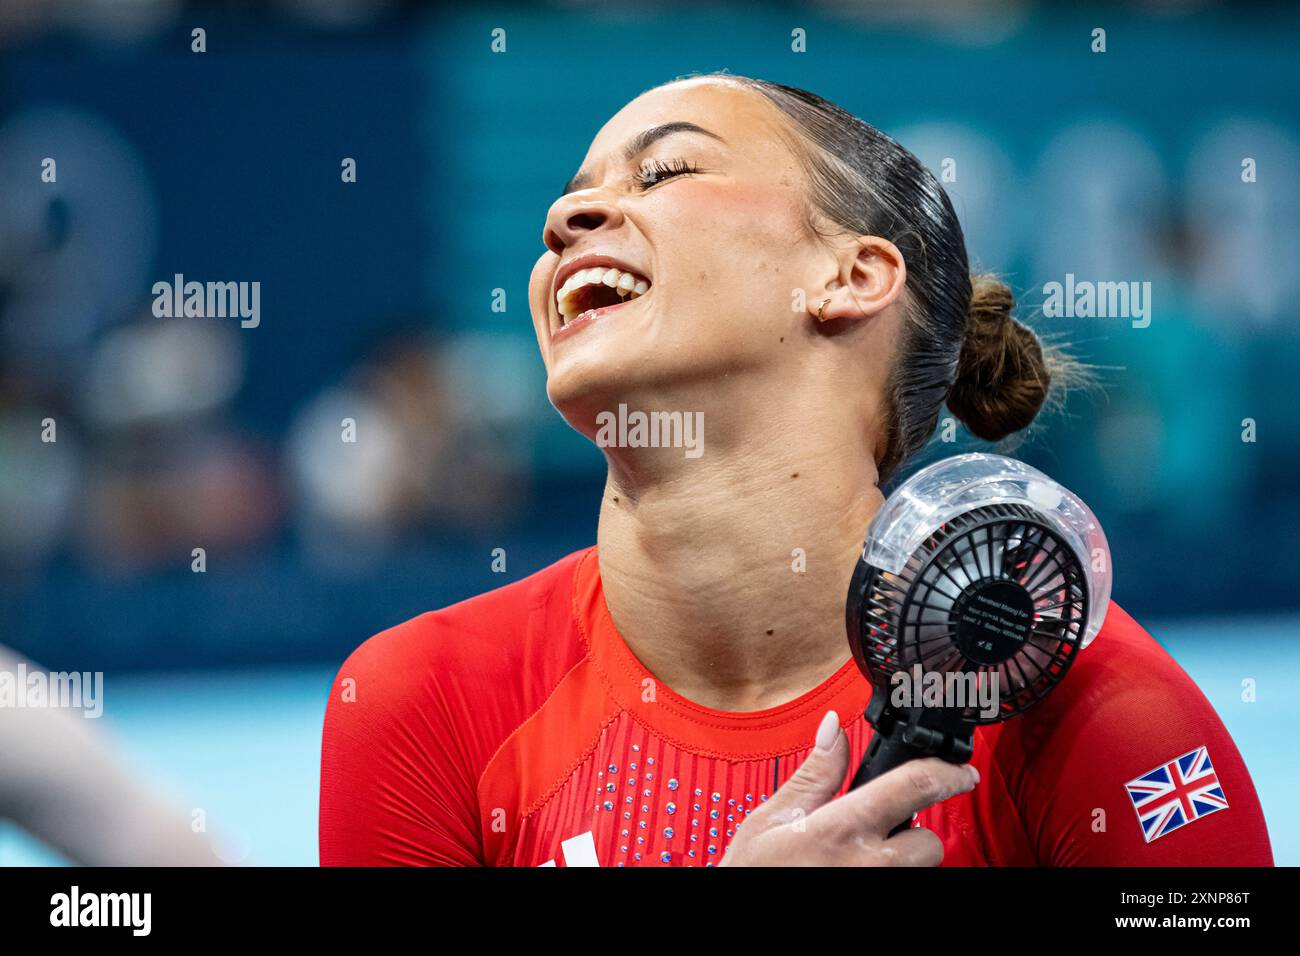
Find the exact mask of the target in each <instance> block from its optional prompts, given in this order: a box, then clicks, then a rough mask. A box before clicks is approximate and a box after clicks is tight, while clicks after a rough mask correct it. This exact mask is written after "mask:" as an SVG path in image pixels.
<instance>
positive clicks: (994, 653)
mask: <svg viewBox="0 0 1300 956" xmlns="http://www.w3.org/2000/svg"><path fill="white" fill-rule="evenodd" d="M1088 601H1089V592H1088V584H1087V574H1086V570H1085V568H1084V567H1083V565H1082V564H1081V562H1080V559H1079V556H1078V554H1077V553H1076V552H1075V551H1074V549H1072V548H1071V547H1070V546H1069V545H1068V544H1067V543H1066V541H1065V540H1064V539H1063V538H1062V537H1061V535H1060V534H1059V533H1058V532H1057V531H1056V530H1055V528H1054V527H1053V526H1052V524H1051V523H1050V522H1048V521H1047V520H1045V519H1044V517H1043V516H1042V515H1040V514H1039V513H1038V512H1036V511H1035V510H1034V509H1033V508H1030V507H1027V506H1025V505H1023V504H1019V503H1011V504H990V505H984V506H981V507H978V508H974V509H972V510H970V511H966V512H963V513H961V514H959V515H957V516H956V517H955V518H953V519H952V520H950V521H948V522H946V523H944V524H943V525H942V526H941V527H939V528H936V529H935V530H934V531H933V532H931V534H930V535H929V536H928V537H927V538H926V539H925V540H924V541H923V542H922V544H921V545H920V546H919V547H917V548H916V550H915V551H914V552H913V553H912V554H911V556H910V557H909V558H908V560H907V562H906V564H905V566H904V567H903V568H902V570H901V571H900V572H899V573H897V574H892V573H890V572H888V571H883V570H881V569H880V568H877V567H874V566H873V565H871V564H869V563H867V562H866V560H865V559H863V560H860V561H859V562H858V566H857V568H856V570H855V571H854V574H853V582H852V584H851V586H850V588H849V600H848V609H847V624H848V633H849V644H850V646H851V647H852V650H853V657H854V659H855V660H856V661H857V665H858V667H859V668H860V669H861V670H862V673H863V674H864V675H865V676H866V677H867V679H868V680H870V681H871V683H872V688H873V689H872V696H871V702H870V704H869V706H868V708H867V713H866V716H867V719H868V720H869V721H870V722H871V724H872V727H873V728H874V734H873V735H872V740H871V744H870V746H869V747H868V749H867V753H866V756H865V757H864V759H863V761H862V765H861V767H859V769H858V772H857V774H856V775H855V777H854V779H853V786H854V787H857V786H860V785H861V784H863V783H865V782H866V781H868V780H870V779H872V778H874V777H877V776H879V775H880V774H882V773H884V772H886V771H887V770H890V769H892V768H893V767H896V766H898V765H899V764H901V763H903V762H904V761H907V760H910V759H913V758H915V757H922V756H937V757H942V758H944V759H946V760H950V761H952V762H954V763H963V762H965V761H967V760H969V759H970V756H971V753H972V740H973V735H974V731H975V727H976V726H977V725H979V724H982V723H996V722H998V721H1002V720H1007V719H1008V718H1011V717H1014V716H1016V715H1018V714H1021V713H1024V711H1025V710H1027V709H1028V708H1029V707H1031V706H1032V705H1033V704H1034V703H1036V702H1037V701H1039V700H1041V699H1042V698H1043V697H1044V696H1045V695H1046V694H1047V693H1048V692H1049V691H1050V690H1051V689H1052V688H1053V687H1055V686H1056V684H1057V683H1058V682H1060V680H1061V679H1062V678H1063V677H1064V676H1065V673H1066V671H1067V670H1068V669H1069V667H1070V664H1071V663H1072V662H1073V660H1074V658H1075V655H1076V654H1077V653H1078V651H1079V649H1080V647H1081V646H1082V643H1081V642H1082V640H1083V636H1084V632H1085V628H1086V626H1087V621H1088V611H1089V608H1088ZM918 665H919V667H920V673H923V674H935V675H940V676H941V677H942V678H943V680H944V681H948V680H949V678H948V675H957V676H958V677H960V679H962V680H967V681H968V680H969V678H966V677H964V676H962V675H968V674H974V675H976V676H975V680H983V681H986V682H989V686H990V687H992V686H994V685H993V684H992V680H993V675H996V676H997V679H996V687H997V691H998V694H997V698H996V699H997V711H996V713H995V714H993V715H991V716H990V715H989V714H988V713H985V712H984V709H983V708H981V707H980V706H979V704H978V702H972V701H970V700H969V699H967V700H966V701H965V702H964V705H962V706H957V705H955V704H953V702H952V701H951V700H948V699H945V701H944V705H943V706H925V705H923V704H918V703H916V702H915V701H916V697H915V696H914V697H913V702H912V703H911V705H909V706H895V704H894V703H892V702H891V697H892V692H893V691H894V689H895V687H896V686H897V685H898V683H899V678H898V677H896V676H895V675H898V674H900V673H902V674H904V675H906V677H907V678H908V679H909V680H913V684H914V685H915V680H914V678H915V676H916V675H917V673H918V671H917V666H918ZM933 679H934V678H932V680H933ZM967 686H968V687H969V684H968V685H967ZM914 689H915V688H914ZM900 829H901V828H900Z"/></svg>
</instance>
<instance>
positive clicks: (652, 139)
mask: <svg viewBox="0 0 1300 956" xmlns="http://www.w3.org/2000/svg"><path fill="white" fill-rule="evenodd" d="M674 133H700V134H702V135H704V136H710V137H712V138H713V139H716V140H717V141H718V142H719V143H725V142H726V140H725V139H723V138H722V137H721V136H719V135H718V134H717V133H714V132H711V131H709V130H707V129H705V128H704V127H703V126H696V125H695V124H694V123H691V122H687V121H686V120H678V121H677V122H674V123H661V124H660V125H658V126H652V127H650V128H649V129H646V130H642V131H641V132H639V133H637V134H636V135H635V136H633V137H632V138H631V139H630V140H628V141H627V144H626V145H625V146H624V147H623V159H624V161H630V160H632V159H634V158H635V157H636V156H637V155H639V154H640V153H643V152H645V151H646V150H647V149H649V148H650V147H651V146H652V145H654V144H655V143H656V142H658V141H659V140H661V139H663V138H664V137H665V136H672V135H673V134H674ZM590 181H591V177H590V176H589V175H588V174H586V173H583V172H580V173H578V175H576V176H574V177H573V178H572V179H570V180H569V181H568V183H566V184H565V186H564V191H563V192H562V193H560V195H561V196H567V195H569V193H571V192H574V191H576V190H578V189H582V188H583V187H584V186H586V185H587V183H589V182H590Z"/></svg>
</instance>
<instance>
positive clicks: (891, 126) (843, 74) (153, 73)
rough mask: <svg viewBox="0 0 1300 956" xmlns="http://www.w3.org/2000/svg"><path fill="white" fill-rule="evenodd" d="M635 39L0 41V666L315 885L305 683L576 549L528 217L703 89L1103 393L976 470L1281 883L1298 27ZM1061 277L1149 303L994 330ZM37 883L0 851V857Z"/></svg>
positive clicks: (70, 8) (672, 27)
mask: <svg viewBox="0 0 1300 956" xmlns="http://www.w3.org/2000/svg"><path fill="white" fill-rule="evenodd" d="M638 6H639V5H631V4H622V3H617V2H615V3H608V2H607V3H601V4H596V3H584V2H577V0H570V2H566V3H563V4H558V3H557V4H553V5H543V6H540V7H535V8H531V9H530V8H526V7H524V6H509V5H478V6H472V7H468V8H465V9H464V10H463V11H462V12H460V13H447V12H440V11H435V10H432V9H426V8H424V7H423V6H421V5H416V4H399V3H386V2H377V0H322V2H309V0H296V2H295V0H282V2H278V3H270V2H267V3H254V2H249V3H242V4H230V5H227V4H195V3H183V2H179V0H136V2H133V3H131V4H124V5H119V6H116V7H114V6H112V5H101V4H84V5H79V4H75V3H74V4H64V5H44V4H38V3H30V2H25V0H24V2H18V3H16V4H13V5H9V4H6V5H5V7H4V8H3V12H2V13H0V573H2V574H3V584H2V585H0V643H4V644H8V645H10V646H11V647H13V648H14V649H16V650H17V651H19V652H21V653H22V654H25V655H27V656H29V657H31V658H32V659H34V660H36V661H39V662H40V663H41V664H42V665H44V666H46V667H49V668H51V669H54V670H78V671H96V670H100V671H104V672H106V674H107V678H106V692H105V696H106V718H105V720H104V721H102V722H101V723H102V724H104V725H105V726H106V729H107V730H108V731H109V733H111V734H112V735H113V737H114V738H115V739H116V740H117V743H118V746H119V747H120V749H121V750H122V751H123V752H124V753H125V755H126V756H127V758H128V759H129V760H131V761H132V762H133V763H134V765H136V766H137V767H138V768H139V770H140V773H141V774H142V775H144V776H145V777H146V778H147V779H150V780H151V781H154V782H156V785H157V786H158V787H160V788H162V789H165V790H167V791H170V792H174V793H175V794H176V799H177V800H178V801H179V802H180V803H181V805H186V806H188V805H194V806H199V805H201V806H204V807H207V808H208V809H209V813H210V816H211V819H212V821H213V823H212V827H213V829H214V831H215V832H217V833H218V834H219V835H220V837H221V839H222V840H223V844H224V846H225V851H224V852H226V854H227V856H228V858H230V859H232V860H238V861H241V862H249V863H268V864H312V863H314V862H315V859H316V857H315V800H316V793H315V786H316V774H317V761H318V749H317V748H318V745H319V731H320V720H321V715H322V713H323V709H324V694H325V692H326V689H327V687H328V684H329V681H330V678H331V677H332V674H333V669H334V668H336V667H337V665H338V664H339V663H340V662H341V661H342V659H343V658H344V657H345V656H346V654H347V653H348V652H349V651H350V650H351V649H352V648H354V647H355V646H356V645H357V644H359V643H360V642H361V641H362V640H364V639H365V638H366V637H368V636H369V635H370V634H372V633H375V632H376V631H379V630H382V629H383V628H385V627H387V626H390V625H392V624H395V623H397V622H399V621H402V620H405V619H406V618H409V617H411V616H414V615H416V614H418V613H420V612H422V611H425V610H429V609H432V608H436V607H440V606H443V605H445V604H448V603H451V602H453V601H455V600H458V599H460V598H463V597H467V596H469V595H471V594H474V593H477V592H480V591H483V590H485V589H488V588H491V587H496V586H499V585H501V584H503V583H505V582H506V581H507V580H514V579H516V578H518V577H522V576H524V575H526V574H528V573H530V572H532V571H534V570H537V569H539V568H541V567H544V566H545V565H547V564H549V563H551V562H552V561H554V560H556V559H557V558H559V557H561V556H562V555H564V554H566V553H568V552H570V551H572V550H574V549H577V548H579V547H583V546H586V545H588V544H590V543H591V542H592V541H593V540H594V535H595V520H596V502H597V500H598V497H599V492H600V488H601V486H602V484H603V477H604V470H603V461H602V459H601V457H600V456H599V454H598V453H597V452H596V451H595V449H594V448H592V447H590V446H588V445H587V443H586V442H585V441H584V440H582V439H580V438H578V437H577V436H576V435H574V434H572V433H571V432H570V431H569V430H568V429H567V427H566V426H565V425H564V424H563V422H562V421H561V420H560V418H559V416H558V415H557V414H556V413H555V412H554V411H553V410H552V409H551V408H550V406H549V405H548V403H547V401H546V397H545V391H544V373H543V369H542V366H541V362H540V360H539V359H538V358H537V357H536V354H535V352H536V349H535V344H534V340H533V332H532V326H531V321H530V319H529V315H528V307H527V282H528V275H529V270H530V269H531V266H532V263H533V262H534V261H535V259H536V257H537V256H538V255H539V254H540V253H541V251H542V245H541V229H542V220H543V216H544V215H545V212H546V209H547V207H548V205H549V203H550V202H551V200H552V199H553V198H554V196H555V195H556V194H557V193H558V191H559V189H560V187H561V186H562V185H563V183H564V182H565V181H566V180H567V179H568V178H569V176H571V175H572V174H573V172H574V171H575V170H576V169H577V166H578V164H579V163H580V161H581V159H582V157H583V155H584V153H585V151H586V148H587V146H588V144H589V142H590V140H591V138H592V136H593V135H594V134H595V132H596V131H597V130H598V129H599V127H600V126H601V125H602V124H603V123H604V122H605V120H606V119H608V117H609V116H611V115H612V114H613V113H614V112H616V111H617V110H618V109H619V108H620V107H621V106H622V105H623V104H624V103H625V102H627V101H628V100H629V99H631V98H633V97H634V96H636V95H637V94H638V93H640V92H641V91H643V90H644V89H646V88H648V87H650V86H653V85H656V84H658V83H661V82H664V81H666V80H668V79H671V78H673V77H675V76H678V75H681V74H684V73H689V72H696V71H711V70H717V69H727V70H730V71H732V72H735V73H742V74H748V75H753V76H758V77H762V78H765V79H771V80H775V81H779V82H784V83H791V84H794V85H796V86H802V87H805V88H808V89H811V90H813V91H815V92H817V93H820V94H822V95H823V96H826V97H828V98H829V99H831V100H833V101H835V102H837V103H839V104H840V105H842V106H844V107H845V108H846V109H849V110H850V111H852V112H854V113H856V114H857V115H859V116H861V117H863V118H864V119H866V120H867V121H868V122H871V123H873V124H875V125H877V126H880V127H881V128H883V129H884V130H886V131H887V132H890V133H891V134H893V135H895V136H896V137H897V138H899V139H900V140H901V141H902V142H903V144H904V145H906V146H908V147H909V148H911V149H912V150H913V151H914V152H916V153H917V154H918V155H919V156H920V157H921V158H922V159H923V160H924V161H925V162H926V163H927V164H928V165H930V166H931V168H933V169H935V170H936V171H939V170H940V169H941V166H942V164H943V163H944V161H945V160H946V159H952V160H954V161H955V163H956V167H955V168H956V170H957V177H956V181H955V182H951V183H948V184H947V188H948V189H949V191H950V194H951V195H952V196H953V199H954V203H955V205H956V207H957V209H958V212H959V215H960V216H961V218H962V221H963V224H964V227H965V229H966V234H967V241H968V245H969V248H970V250H971V253H972V256H973V259H974V260H975V264H977V265H978V266H980V267H982V268H985V269H991V270H994V271H997V272H999V273H1001V274H1002V275H1003V276H1004V277H1005V278H1006V279H1007V280H1008V281H1009V282H1010V283H1011V284H1012V285H1013V286H1014V287H1015V288H1016V289H1017V291H1018V292H1019V293H1020V296H1021V301H1022V303H1023V305H1024V309H1025V311H1024V314H1025V316H1026V317H1027V318H1028V320H1029V321H1030V322H1031V324H1033V325H1034V326H1035V328H1037V329H1038V330H1039V331H1040V332H1041V333H1042V334H1044V336H1045V337H1047V338H1048V339H1050V340H1052V341H1057V342H1061V343H1064V344H1068V345H1069V346H1070V347H1071V348H1072V349H1073V350H1074V352H1075V353H1076V354H1077V355H1079V356H1080V357H1081V358H1083V359H1085V360H1086V361H1089V362H1092V363H1094V364H1096V365H1097V366H1099V375H1100V379H1101V383H1102V386H1103V388H1102V390H1100V391H1093V392H1086V391H1085V392H1080V393H1078V394H1075V395H1073V396H1072V397H1071V398H1070V400H1069V402H1068V404H1067V406H1066V408H1065V410H1064V411H1063V412H1062V413H1060V414H1058V415H1056V416H1055V417H1052V418H1049V419H1046V420H1044V421H1043V422H1042V423H1041V425H1039V426H1038V427H1037V428H1036V430H1035V431H1034V433H1033V434H1032V435H1030V437H1029V438H1028V440H1026V441H1025V442H1024V443H1023V444H1021V445H1018V446H1015V447H1006V448H1003V449H1000V450H1006V451H1010V452H1012V453H1014V454H1016V455H1017V456H1019V457H1022V458H1024V459H1026V460H1027V461H1029V462H1031V463H1033V464H1035V465H1037V466H1038V467H1040V468H1043V469H1044V470H1046V471H1047V472H1048V473H1050V474H1051V475H1053V476H1054V477H1055V478H1057V479H1058V480H1059V481H1061V482H1062V483H1064V484H1065V485H1067V486H1068V487H1070V488H1071V489H1073V490H1074V491H1076V492H1077V493H1079V494H1080V495H1081V496H1082V497H1083V498H1084V499H1085V500H1087V501H1088V502H1089V504H1090V505H1091V506H1092V508H1093V510H1094V511H1095V512H1096V513H1097V515H1098V516H1099V517H1100V519H1101V521H1102V522H1103V524H1104V525H1105V527H1106V530H1107V533H1108V535H1109V538H1110V543H1111V547H1112V550H1113V553H1114V560H1115V568H1116V583H1115V598H1116V600H1117V601H1118V602H1119V603H1121V604H1122V605H1123V606H1124V607H1125V608H1126V609H1127V610H1128V611H1129V612H1130V613H1132V614H1133V615H1134V616H1135V617H1137V618H1138V620H1139V621H1141V622H1143V623H1144V624H1145V625H1146V626H1147V628H1148V630H1150V631H1151V632H1152V633H1153V635H1154V636H1155V637H1156V638H1157V639H1158V640H1160V641H1161V642H1162V643H1163V644H1164V645H1165V646H1166V647H1167V648H1168V649H1169V650H1170V651H1171V652H1172V653H1173V654H1174V656H1175V657H1176V658H1177V659H1178V660H1179V661H1180V663H1182V665H1183V666H1184V667H1185V668H1187V670H1188V671H1189V672H1190V673H1191V674H1192V676H1193V677H1194V678H1195V679H1196V680H1197V682H1198V683H1199V684H1200V686H1201V687H1202V688H1203V689H1204V690H1205V692H1206V694H1207V695H1208V696H1209V697H1210V698H1211V700H1212V701H1213V703H1214V704H1215V706H1216V708H1217V709H1218V711H1219V713H1220V715H1221V716H1222V717H1223V719H1224V721H1225V722H1226V723H1227V725H1228V727H1229V729H1230V730H1231V731H1232V732H1233V734H1234V736H1235V737H1236V739H1237V741H1238V744H1239V746H1240V748H1241V750H1242V752H1243V754H1244V755H1245V757H1246V760H1247V763H1248V765H1249V766H1250V768H1251V770H1252V772H1253V774H1254V776H1255V780H1256V784H1257V786H1258V789H1259V791H1260V794H1261V797H1262V799H1263V800H1264V804H1265V810H1266V814H1267V815H1268V817H1269V823H1270V829H1271V832H1272V834H1273V839H1274V849H1275V854H1276V857H1277V859H1278V862H1285V863H1290V864H1296V863H1300V815H1298V814H1297V812H1296V810H1295V805H1296V801H1295V797H1294V794H1295V793H1296V792H1297V791H1298V790H1300V766H1298V761H1297V748H1296V746H1295V744H1294V743H1293V739H1292V738H1291V737H1290V733H1291V730H1292V728H1293V727H1294V725H1295V723H1296V722H1297V720H1300V645H1298V644H1297V641H1298V640H1300V589H1297V587H1296V580H1297V575H1298V574H1300V557H1297V552H1296V549H1295V541H1296V540H1297V538H1298V537H1300V496H1298V495H1297V490H1298V483H1297V480H1296V478H1295V477H1294V476H1295V474H1296V470H1297V468H1300V428H1297V427H1296V426H1295V423H1294V408H1295V402H1296V398H1297V384H1296V382H1297V371H1300V322H1297V318H1300V315H1298V313H1300V269H1297V262H1296V252H1295V250H1296V249H1297V248H1298V247H1300V70H1297V67H1296V62H1295V57H1294V53H1293V49H1294V45H1295V41H1296V38H1297V36H1300V11H1297V10H1296V9H1294V8H1289V7H1286V6H1271V5H1258V6H1256V5H1246V6H1242V5H1240V4H1233V5H1232V6H1231V7H1229V6H1228V5H1226V4H1214V3H1191V2H1184V3H1174V2H1163V3H1154V2H1153V3H1144V4H1136V3H1135V4H1128V5H1105V6H1099V7H1095V8H1089V7H1087V6H1082V7H1071V8H1070V9H1069V10H1063V9H1060V8H1059V7H1057V6H1054V5H1051V4H1035V3H990V2H980V3H956V4H943V5H936V4H929V3H923V4H914V5H898V4H892V3H891V4H887V3H871V2H867V3H857V4H848V3H838V2H827V3H819V4H806V5H799V4H781V5H777V4H761V3H760V4H746V5H744V6H743V7H733V6H726V5H710V4H704V5H695V4H693V5H689V6H687V5H682V6H672V7H669V8H665V9H659V10H656V11H653V12H652V11H647V10H644V9H638ZM194 27H202V28H204V29H205V30H206V31H207V52H206V53H203V54H195V53H192V52H191V50H190V45H191V32H190V31H191V30H192V29H193V28H194ZM1096 27H1101V28H1104V29H1105V31H1106V51H1105V52H1104V53H1094V52H1092V50H1091V47H1092V45H1093V36H1092V31H1093V29H1094V28H1096ZM497 28H500V29H502V30H504V31H505V41H506V49H505V52H500V53H494V52H493V51H492V48H491V42H492V31H493V30H494V29H497ZM795 29H802V30H804V31H806V37H807V52H804V53H795V52H792V50H791V34H792V31H793V30H795ZM46 156H54V157H57V158H58V181H57V183H42V182H41V181H40V178H39V170H40V165H41V160H42V158H44V157H46ZM344 157H352V158H355V160H356V162H357V182H356V183H343V182H341V181H340V163H341V161H342V160H343V159H344ZM1246 158H1250V159H1253V160H1254V163H1255V169H1256V170H1257V178H1256V180H1255V181H1253V182H1243V180H1242V162H1243V160H1244V159H1246ZM176 273H183V274H184V275H185V276H186V278H187V279H193V280H198V281H209V280H217V281H226V280H240V281H254V280H255V281H260V282H261V283H262V298H261V311H262V321H261V324H260V326H259V327H257V328H251V329H241V328H240V326H239V323H238V322H237V321H234V320H218V319H189V320H169V319H155V318H154V317H153V316H152V315H151V312H150V307H151V303H152V294H151V292H150V289H151V286H152V284H153V283H154V282H155V281H159V280H170V279H171V277H172V276H173V275H174V274H176ZM1067 273H1072V274H1074V275H1076V276H1077V277H1079V278H1080V279H1093V280H1122V281H1149V282H1151V284H1152V303H1153V310H1152V315H1153V318H1152V321H1151V323H1150V325H1149V327H1145V328H1140V327H1134V325H1133V323H1131V322H1130V321H1129V320H1126V319H1115V318H1110V319H1094V320H1086V319H1066V318H1046V317H1042V316H1041V315H1036V311H1035V310H1036V308H1037V307H1038V306H1039V305H1040V303H1041V302H1042V300H1043V291H1042V290H1043V286H1044V283H1046V282H1050V281H1064V278H1065V275H1066V274H1067ZM497 290H502V291H503V293H504V301H505V303H506V307H505V309H504V311H497V310H494V309H493V303H494V301H500V293H498V292H497ZM347 416H351V417H354V418H356V419H357V422H358V429H359V431H361V430H363V431H364V434H365V436H366V439H365V440H364V441H361V442H358V443H357V444H355V445H346V444H343V443H341V442H339V441H338V438H337V436H338V427H339V420H340V419H341V418H343V417H347ZM46 418H53V419H54V420H55V421H56V423H57V429H58V431H57V435H58V440H57V442H55V443H52V444H51V443H46V442H42V441H41V440H40V436H41V429H42V426H41V422H42V420H43V419H46ZM1246 419H1250V420H1252V421H1253V422H1254V425H1255V431H1256V436H1255V437H1256V440H1255V441H1253V442H1248V441H1243V439H1242V432H1243V428H1244V427H1245V426H1244V424H1243V422H1244V420H1246ZM980 447H985V446H982V445H981V444H980V443H978V442H976V441H973V440H969V439H968V438H966V437H965V436H961V437H960V440H959V441H958V442H956V443H954V444H948V443H944V442H941V441H939V440H937V439H936V441H935V443H934V444H933V446H932V448H931V449H930V450H929V451H928V452H927V453H926V455H925V456H924V457H922V458H920V459H918V460H917V461H916V462H914V463H913V464H914V465H920V464H923V463H925V462H927V461H931V460H934V459H936V458H939V457H943V456H946V455H948V454H952V453H954V452H956V451H962V450H972V449H975V448H980ZM911 470H912V469H911V468H909V469H907V470H906V471H905V474H906V473H910V471H911ZM905 474H904V475H903V476H900V477H905ZM197 547H201V548H203V549H204V550H205V552H206V562H207V569H206V571H205V572H204V573H202V574H196V573H193V572H192V570H191V561H192V550H193V549H194V548H197ZM496 548H504V549H505V551H506V554H507V555H508V562H507V571H506V573H504V574H501V573H494V572H493V570H492V565H491V562H492V552H493V549H496ZM1134 676H1135V679H1140V675H1134ZM1248 679H1249V680H1254V681H1255V682H1256V685H1257V694H1258V698H1257V700H1256V701H1254V702H1249V703H1248V702H1246V701H1245V700H1243V699H1242V698H1243V694H1242V682H1243V681H1244V680H1248ZM52 859H53V858H52V857H51V856H50V855H49V854H48V853H46V852H45V851H43V850H41V849H40V848H38V847H36V846H35V844H34V843H33V842H31V841H30V840H28V839H27V838H25V837H24V836H22V835H21V834H18V833H17V832H16V831H14V830H12V829H9V830H5V829H0V863H15V862H26V861H30V860H41V861H44V860H52Z"/></svg>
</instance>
